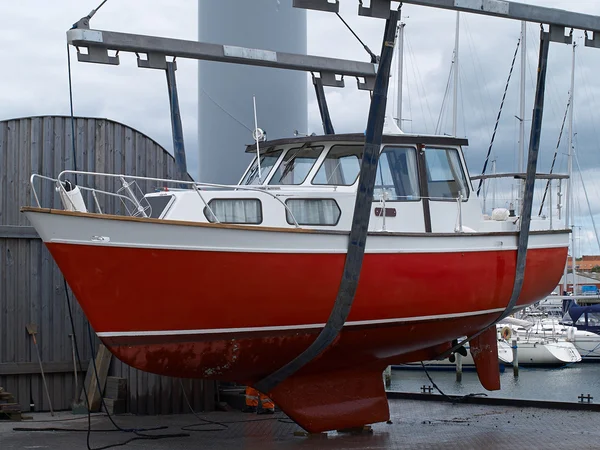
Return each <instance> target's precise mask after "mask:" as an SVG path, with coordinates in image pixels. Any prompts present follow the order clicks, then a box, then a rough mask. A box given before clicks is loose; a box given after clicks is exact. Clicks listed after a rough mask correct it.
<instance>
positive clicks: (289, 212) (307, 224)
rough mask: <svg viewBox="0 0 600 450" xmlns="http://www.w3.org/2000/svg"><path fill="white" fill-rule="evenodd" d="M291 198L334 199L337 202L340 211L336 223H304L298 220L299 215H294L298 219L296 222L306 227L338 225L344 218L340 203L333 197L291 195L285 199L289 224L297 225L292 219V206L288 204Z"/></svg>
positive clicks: (286, 217) (286, 218) (286, 219)
mask: <svg viewBox="0 0 600 450" xmlns="http://www.w3.org/2000/svg"><path fill="white" fill-rule="evenodd" d="M290 200H304V201H306V200H332V201H333V203H334V204H335V207H336V208H337V210H338V211H339V212H340V213H339V215H338V217H337V220H336V221H335V223H334V224H329V223H326V224H323V223H319V224H314V223H302V222H300V221H298V219H297V217H296V216H295V215H294V219H296V222H297V223H298V225H301V226H304V227H337V226H338V224H339V223H340V219H341V218H342V208H340V205H339V203H338V202H337V200H336V199H335V198H331V197H290V198H288V199H286V201H285V206H286V208H285V221H286V222H287V223H288V224H289V225H296V223H294V222H293V221H290V216H289V214H292V215H293V213H292V208H291V207H290V206H289V205H288V202H289V201H290Z"/></svg>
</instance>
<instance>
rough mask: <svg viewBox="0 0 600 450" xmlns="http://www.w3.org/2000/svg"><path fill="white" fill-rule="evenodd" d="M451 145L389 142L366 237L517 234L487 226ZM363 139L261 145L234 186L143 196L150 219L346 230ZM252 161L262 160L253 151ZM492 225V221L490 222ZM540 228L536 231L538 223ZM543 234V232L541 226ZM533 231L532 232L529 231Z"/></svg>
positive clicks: (506, 223)
mask: <svg viewBox="0 0 600 450" xmlns="http://www.w3.org/2000/svg"><path fill="white" fill-rule="evenodd" d="M465 145H468V142H467V140H466V139H459V138H454V137H446V136H419V135H409V134H388V135H384V136H383V143H382V146H381V154H380V160H379V167H378V170H377V175H376V181H375V190H374V195H373V205H372V217H371V220H370V223H369V230H370V231H373V232H376V231H385V232H408V233H456V232H467V233H468V232H471V233H472V232H486V231H496V232H497V231H501V232H506V231H517V229H518V226H517V224H516V223H515V222H516V221H515V217H510V218H509V217H508V213H506V214H504V215H502V214H501V215H500V218H499V219H498V218H497V217H496V218H495V219H496V220H491V219H489V218H485V217H484V216H483V214H482V211H481V205H480V201H479V199H478V198H477V195H476V192H475V191H474V189H473V186H472V184H471V182H470V179H469V174H468V171H467V166H466V163H465V160H464V155H463V152H462V146H465ZM363 146H364V135H363V134H337V135H326V136H307V137H297V138H291V139H279V140H273V141H267V142H261V143H259V151H258V153H259V155H260V157H257V156H255V157H254V160H253V161H252V162H251V163H250V165H249V167H248V168H247V170H246V171H245V173H244V174H243V176H242V177H241V179H240V181H239V183H238V185H237V186H221V185H207V184H202V183H198V184H197V187H195V188H194V189H191V190H190V189H186V190H172V189H168V190H162V191H158V192H155V193H151V194H148V195H146V196H145V200H147V202H148V204H149V206H150V208H149V211H150V213H149V214H148V215H149V216H150V217H153V218H159V219H170V220H187V221H197V222H211V223H222V224H236V225H250V226H267V227H283V228H286V227H287V228H296V227H302V228H313V229H321V230H344V231H347V230H349V229H350V227H351V222H352V215H353V210H354V201H355V197H356V190H357V185H358V174H359V169H360V161H361V158H362V151H363ZM246 151H247V152H249V153H253V154H256V153H257V150H256V144H253V145H249V146H248V147H247V149H246ZM486 219H487V220H486ZM534 222H535V221H534ZM544 227H545V228H546V229H547V228H548V226H547V224H545V225H544ZM532 228H533V229H536V228H537V226H536V224H535V223H534V224H532Z"/></svg>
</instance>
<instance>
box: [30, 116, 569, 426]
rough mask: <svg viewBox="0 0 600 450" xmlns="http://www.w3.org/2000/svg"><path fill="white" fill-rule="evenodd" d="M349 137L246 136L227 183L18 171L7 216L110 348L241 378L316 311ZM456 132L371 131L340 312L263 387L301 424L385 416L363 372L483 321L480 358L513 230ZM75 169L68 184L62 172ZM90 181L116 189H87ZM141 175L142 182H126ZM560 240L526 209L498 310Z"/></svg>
mask: <svg viewBox="0 0 600 450" xmlns="http://www.w3.org/2000/svg"><path fill="white" fill-rule="evenodd" d="M364 141H365V136H364V134H362V133H360V134H337V135H324V136H307V137H295V138H290V139H278V140H273V141H266V142H261V143H260V148H257V147H258V143H255V144H253V145H250V146H248V147H247V151H248V152H250V153H252V154H257V156H255V158H254V160H253V161H252V162H251V164H250V165H249V167H248V169H247V170H246V172H245V173H244V174H243V176H242V178H241V180H240V182H239V184H237V185H232V186H226V185H215V184H204V183H201V182H192V181H185V180H183V181H180V180H163V179H148V178H141V177H134V176H126V175H120V174H101V173H89V172H82V171H63V172H62V173H60V174H59V175H58V176H57V177H56V178H55V179H51V180H49V181H48V180H47V179H44V178H43V177H40V176H38V175H35V174H34V175H32V181H31V184H32V188H33V194H34V198H35V202H36V203H35V206H30V207H24V208H22V211H23V212H24V214H25V215H26V216H27V218H28V219H29V221H30V222H31V224H32V225H33V226H34V227H35V229H36V231H37V232H38V233H39V235H40V237H41V238H42V240H43V242H44V243H45V245H46V246H47V248H48V249H49V250H50V252H51V254H52V256H53V258H54V260H55V261H56V263H57V264H58V266H59V268H60V269H61V271H62V273H63V274H64V276H65V278H66V281H67V282H68V284H69V286H70V287H71V288H72V290H73V293H74V295H75V296H76V298H77V301H78V302H79V304H80V305H81V307H82V308H83V311H84V312H85V314H86V316H87V317H88V319H89V321H90V323H91V325H92V327H93V328H94V330H95V331H96V333H97V335H98V336H99V338H100V339H101V340H102V342H103V343H104V345H106V346H107V348H108V349H110V351H111V352H112V353H113V354H114V355H115V356H116V357H117V358H119V359H120V360H122V361H124V362H125V363H127V364H129V365H131V366H133V367H135V368H138V369H141V370H144V371H148V372H152V373H157V374H163V375H168V376H173V377H190V378H207V379H216V380H224V381H236V382H239V383H245V384H249V385H254V384H256V383H258V382H259V381H260V380H261V379H263V378H264V377H265V376H267V375H269V374H271V373H273V372H274V371H276V370H277V369H279V368H281V367H282V366H284V365H285V364H287V363H288V362H289V361H290V360H292V359H293V358H295V357H296V356H297V355H298V354H300V353H302V351H303V350H305V349H306V348H307V347H308V346H309V345H310V344H311V342H313V340H314V339H315V337H316V336H317V335H318V334H319V332H320V331H321V329H322V328H323V326H324V324H325V322H326V321H327V319H328V317H329V315H330V312H331V309H332V306H333V304H334V300H335V299H336V295H337V292H338V288H339V286H340V279H341V277H342V271H343V269H344V263H345V257H346V252H347V247H348V239H349V230H350V228H351V221H352V215H353V208H354V200H355V197H356V189H357V177H358V173H359V162H360V160H361V157H362V151H363V147H364ZM467 143H468V142H467V141H466V140H465V139H459V138H454V137H447V136H428V135H410V134H403V133H402V132H400V131H399V130H398V129H397V128H394V127H393V124H390V123H388V124H387V125H386V128H385V129H384V136H383V143H382V145H381V147H380V149H381V158H380V163H379V170H378V175H377V180H376V182H375V195H374V198H373V202H372V205H371V217H370V221H369V226H368V239H367V243H366V249H365V252H366V254H365V258H364V263H363V265H362V271H361V274H360V281H359V284H358V290H357V293H356V296H355V299H354V304H353V306H352V309H351V312H350V315H349V317H348V319H347V321H346V322H345V323H344V324H343V328H342V329H341V331H340V333H339V335H338V336H337V337H336V339H335V341H334V342H333V343H332V344H331V345H330V346H329V347H327V348H326V349H325V350H324V352H323V353H322V354H320V355H319V356H318V357H317V358H315V359H314V360H312V361H311V362H309V363H308V364H307V365H306V366H305V367H303V368H302V369H301V370H300V371H298V372H297V373H294V374H293V375H291V376H290V377H288V378H287V379H285V380H284V381H282V382H281V383H280V384H278V385H277V386H276V387H275V388H274V389H272V390H271V391H269V392H265V393H266V394H268V395H269V396H270V397H271V398H272V399H273V400H274V401H275V402H276V403H277V404H278V405H279V407H280V408H281V409H282V410H283V411H284V412H285V413H287V414H288V415H289V416H290V417H291V418H292V419H294V420H295V421H296V422H297V423H299V424H300V425H301V426H302V427H303V428H305V429H306V430H308V431H311V432H319V431H324V430H331V429H340V428H348V427H352V426H362V425H363V424H367V423H374V422H380V421H385V420H387V419H388V418H389V409H388V405H387V399H386V395H385V390H384V387H383V384H382V378H381V374H382V371H383V370H384V368H385V367H387V366H389V365H392V364H404V363H409V362H415V361H422V360H431V359H438V358H440V357H442V358H443V357H444V353H445V352H448V351H450V350H451V349H452V342H453V341H454V340H455V339H457V338H459V337H460V336H468V337H474V336H475V335H476V334H478V333H481V332H483V331H484V330H487V331H486V333H487V334H485V333H484V334H483V335H481V336H490V331H491V340H490V342H489V344H490V345H489V346H488V348H489V349H493V352H495V351H496V350H495V342H497V341H496V330H495V325H494V322H495V321H496V320H497V319H498V318H499V317H500V316H501V315H502V314H504V313H506V312H510V311H506V309H507V306H508V305H509V301H510V299H511V293H512V290H513V284H514V282H515V264H516V260H517V258H516V256H517V240H518V234H519V233H518V227H519V225H518V223H517V222H518V221H516V220H515V218H514V217H509V214H508V211H506V214H504V213H503V211H500V212H499V214H494V216H493V218H490V217H487V216H484V215H483V214H482V211H481V206H480V202H479V199H478V198H477V196H476V194H475V192H474V190H473V187H472V185H471V183H470V182H469V175H468V171H467V168H466V164H465V160H464V155H463V152H462V147H463V146H464V145H467ZM75 174H77V175H78V176H79V180H80V181H82V183H79V184H75V183H73V182H68V179H73V178H74V175H75ZM100 180H103V181H102V183H101V184H99V185H100V186H110V185H111V184H112V183H113V182H115V183H116V184H117V185H119V186H120V188H119V189H118V190H117V191H116V192H111V191H108V190H106V189H104V190H102V189H98V188H97V187H95V185H94V184H93V183H100ZM106 180H108V181H109V182H105V181H106ZM83 181H85V182H86V183H88V184H89V185H84V183H83ZM42 182H51V183H54V186H55V188H56V191H57V192H58V194H57V195H59V196H60V199H61V200H62V208H61V207H60V205H59V204H58V202H56V203H55V204H54V205H42V204H40V202H39V200H38V199H39V198H40V196H38V194H37V191H36V186H38V185H39V184H40V183H42ZM145 184H147V185H154V186H155V188H156V189H155V190H153V191H151V192H146V193H145V194H141V193H139V192H140V191H141V188H140V186H143V185H145ZM181 186H185V187H186V188H181ZM102 196H111V197H112V198H113V199H114V200H116V201H117V202H122V205H123V207H122V208H121V211H122V212H123V215H117V214H115V213H114V211H113V212H111V211H108V210H106V211H101V210H99V203H98V202H97V199H98V198H99V197H102ZM568 237H569V230H567V229H564V228H563V227H558V226H557V223H556V221H555V222H554V227H552V226H551V223H550V222H549V221H548V220H546V219H544V218H533V219H532V222H531V232H530V236H529V242H528V253H527V266H526V270H525V276H524V284H523V287H522V291H521V294H520V296H519V298H518V302H517V303H516V305H515V306H514V307H513V308H512V309H511V311H512V310H513V309H514V310H516V309H520V308H524V307H526V306H528V305H531V304H533V303H534V302H537V301H539V300H541V299H543V298H544V297H546V296H547V295H548V294H549V293H550V292H551V291H552V290H553V289H554V287H555V286H556V285H557V282H558V280H559V279H560V276H561V274H562V271H563V267H564V261H565V258H566V256H567V246H568ZM486 339H487V338H486ZM481 342H487V341H485V339H484V341H477V340H473V341H472V342H471V349H473V348H474V347H478V348H479V347H480V346H481V345H480V344H481ZM480 354H481V353H480ZM492 354H493V353H492V350H490V355H492ZM481 361H484V362H481ZM481 361H480V364H478V374H479V376H480V379H481V380H482V383H484V386H487V387H491V388H492V389H498V388H499V377H498V378H497V383H498V385H497V387H495V386H496V384H495V383H496V381H495V380H496V378H495V377H497V372H498V365H497V363H493V364H487V363H485V361H487V360H481ZM489 361H490V362H491V361H492V359H490V360H489ZM486 364H487V365H486ZM494 364H495V367H493V366H494ZM494 372H495V373H496V375H493V374H494ZM486 377H487V378H486ZM490 377H491V379H493V382H492V381H490ZM486 380H487V381H486Z"/></svg>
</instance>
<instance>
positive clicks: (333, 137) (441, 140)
mask: <svg viewBox="0 0 600 450" xmlns="http://www.w3.org/2000/svg"><path fill="white" fill-rule="evenodd" d="M325 142H361V143H362V142H365V135H364V134H363V133H348V134H326V135H322V136H302V137H293V138H284V139H275V140H272V141H265V142H261V143H260V148H261V149H263V148H264V149H265V151H266V150H268V149H269V148H271V147H275V146H280V145H289V144H300V145H304V144H311V143H315V144H319V143H325ZM383 143H384V144H404V145H415V144H423V145H451V146H468V145H469V141H468V140H467V139H462V138H456V137H452V136H436V135H415V134H395V135H383ZM254 151H256V143H254V144H249V145H247V146H246V152H254Z"/></svg>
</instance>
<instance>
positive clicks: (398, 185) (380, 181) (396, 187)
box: [373, 147, 420, 202]
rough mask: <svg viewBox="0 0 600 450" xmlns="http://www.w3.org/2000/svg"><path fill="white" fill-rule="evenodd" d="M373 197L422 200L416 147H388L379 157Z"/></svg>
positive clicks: (388, 199) (394, 199)
mask: <svg viewBox="0 0 600 450" xmlns="http://www.w3.org/2000/svg"><path fill="white" fill-rule="evenodd" d="M375 176H376V178H375V191H374V192H373V199H374V200H375V201H378V200H380V199H381V198H382V196H383V195H385V196H386V201H396V202H397V201H415V200H420V194H419V176H418V172H417V152H416V150H415V149H414V148H403V147H386V148H385V149H384V150H383V152H381V156H380V157H379V166H378V167H377V174H376V175H375Z"/></svg>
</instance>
